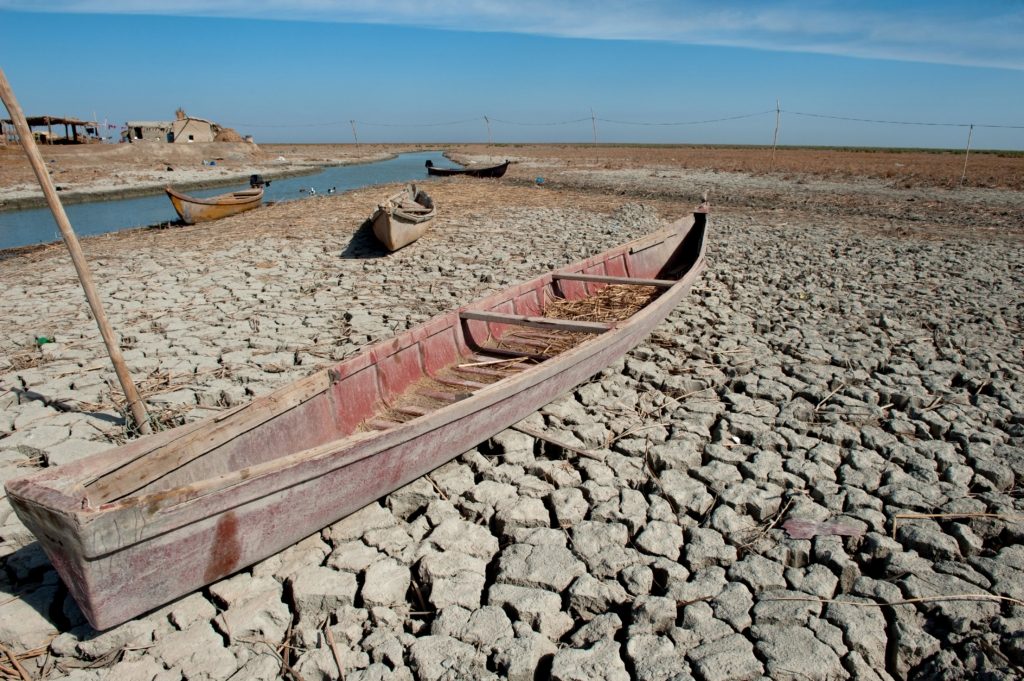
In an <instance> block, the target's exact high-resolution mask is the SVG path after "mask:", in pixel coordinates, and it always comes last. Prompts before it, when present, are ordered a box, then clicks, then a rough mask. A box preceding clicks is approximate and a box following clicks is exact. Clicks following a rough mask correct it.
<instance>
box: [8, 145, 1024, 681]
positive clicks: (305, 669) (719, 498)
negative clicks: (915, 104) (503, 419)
mask: <svg viewBox="0 0 1024 681" xmlns="http://www.w3.org/2000/svg"><path fill="white" fill-rule="evenodd" d="M519 167H520V170H519V171H518V175H517V174H515V173H514V174H513V175H512V176H511V177H510V179H509V181H508V182H507V183H506V184H504V185H500V186H502V187H503V190H502V192H495V191H494V190H493V189H491V185H484V184H480V183H479V182H471V183H466V184H463V185H459V184H456V183H454V182H446V183H439V184H437V185H436V187H435V190H434V193H435V194H436V195H437V198H438V199H439V205H441V206H444V205H445V201H447V202H448V204H449V205H450V206H452V208H451V210H450V212H449V213H448V214H447V215H446V216H444V217H443V218H439V221H440V220H442V219H443V220H445V222H439V225H438V226H437V227H436V228H434V229H433V230H432V231H431V232H430V233H429V234H428V236H427V237H425V238H424V239H423V240H421V242H418V243H417V244H416V245H414V246H413V247H410V248H408V249H405V250H403V251H400V252H398V253H396V254H395V255H393V256H390V257H386V258H385V257H377V256H379V255H380V254H379V253H375V252H374V247H373V246H372V244H371V243H370V242H369V238H368V237H367V235H366V234H365V229H362V230H361V231H357V228H358V225H359V221H358V216H359V215H360V214H361V213H360V211H361V210H362V207H363V206H364V204H366V203H367V202H368V198H369V196H370V194H369V193H366V192H363V193H360V192H355V193H353V194H349V195H344V196H339V197H333V198H330V199H328V198H323V199H318V200H317V201H315V202H309V203H303V204H286V205H278V206H273V207H270V208H267V209H263V210H261V211H259V213H260V215H259V216H258V217H252V216H251V215H250V216H249V217H246V216H236V217H235V218H230V219H229V220H227V221H224V225H223V226H221V227H220V228H218V231H216V232H213V231H203V230H201V229H194V230H193V229H192V228H189V230H179V231H177V232H174V231H170V232H168V231H163V232H146V233H139V234H136V235H129V236H124V237H121V238H115V239H109V240H95V241H89V243H88V245H87V251H89V252H90V255H91V257H93V258H94V259H96V261H97V262H99V263H100V264H101V266H102V268H103V271H104V272H105V273H107V275H109V276H108V277H107V279H106V281H105V283H104V284H103V286H102V289H103V294H104V295H105V297H106V298H107V299H108V300H109V301H110V306H109V309H110V311H111V316H112V321H113V322H114V324H115V326H116V327H118V330H119V331H120V332H121V333H122V336H123V345H124V346H125V348H126V357H127V359H128V360H129V363H130V367H131V369H132V371H133V373H134V374H136V375H141V376H146V377H147V380H148V381H149V382H148V383H146V382H145V381H144V382H143V387H144V393H145V394H146V395H147V399H148V402H149V405H150V408H151V410H152V411H153V412H154V413H157V414H159V415H160V416H161V418H163V419H164V423H165V424H166V425H174V424H176V423H182V422H185V421H188V420H191V419H195V418H200V417H202V416H206V415H209V414H211V413H215V412H216V411H217V410H219V409H222V408H224V407H225V406H230V405H233V404H237V403H240V402H244V401H246V400H248V399H251V397H252V396H253V395H259V394H265V393H266V392H268V391H270V390H271V389H273V388H275V387H278V386H280V385H283V384H285V383H287V382H289V381H291V380H294V379H295V378H298V377H300V376H302V375H305V374H306V373H308V372H309V371H310V369H311V368H312V367H315V366H320V365H323V364H325V363H329V362H331V361H334V360H337V359H340V358H341V357H345V356H348V355H350V354H351V353H352V352H354V351H355V350H356V349H357V348H358V347H361V346H363V345H365V344H366V343H368V342H371V341H374V340H378V339H382V338H387V337H388V336H390V335H391V334H392V333H393V332H394V331H395V330H397V329H402V328H406V327H407V326H409V325H411V324H414V323H418V322H420V321H423V320H425V319H427V318H429V317H430V316H431V315H433V314H437V313H439V312H441V311H443V310H446V309H449V308H451V307H452V306H454V305H456V304H460V303H464V302H468V301H469V300H472V299H474V298H476V297H478V296H480V295H482V294H483V293H485V292H487V291H492V290H496V289H498V288H501V287H503V286H504V285H506V284H507V283H510V282H513V281H519V280H522V279H525V278H528V277H530V276H532V275H534V274H536V273H537V272H538V271H540V270H543V269H544V268H547V267H550V266H555V265H558V264H562V263H566V262H571V261H573V260H576V259H578V258H579V257H581V256H583V255H585V254H587V253H592V252H597V251H600V250H603V249H604V248H606V247H608V246H610V245H613V244H617V243H621V242H623V241H625V240H627V239H629V238H633V237H635V236H639V235H641V234H644V233H646V232H649V231H651V230H653V229H655V228H657V227H659V226H660V225H661V224H662V223H663V221H664V220H665V219H667V218H669V217H676V216H678V215H680V214H683V213H685V212H686V210H687V207H688V206H690V205H693V204H694V203H695V202H696V200H695V199H696V196H697V195H698V194H699V192H700V191H701V190H703V189H710V191H711V197H712V201H713V202H714V203H713V205H714V206H715V208H716V209H717V210H716V212H715V213H714V214H713V222H712V229H711V231H710V243H709V250H708V258H709V268H708V270H707V271H706V273H705V274H704V275H703V277H702V279H701V280H700V281H698V283H697V284H696V285H695V287H694V289H693V291H692V294H691V295H690V296H689V297H688V298H687V299H686V300H685V301H684V303H683V304H681V305H680V306H679V307H678V308H677V309H676V310H675V311H674V313H673V314H672V315H671V316H670V317H669V318H668V319H667V320H666V321H665V322H664V323H662V324H661V325H660V326H659V327H658V328H657V330H656V331H655V332H654V333H653V334H652V335H651V336H650V337H649V338H648V339H647V340H646V341H645V342H644V343H643V344H641V345H640V346H639V347H637V348H636V349H635V350H634V351H632V352H630V353H629V354H628V355H627V356H626V357H624V358H623V359H622V360H621V361H619V362H617V363H616V364H614V365H612V366H610V367H608V368H607V369H605V370H604V371H602V372H601V374H600V375H598V376H595V377H594V378H593V379H592V380H591V381H589V382H587V383H585V384H584V385H581V386H579V387H578V388H577V389H576V390H574V391H573V392H572V393H570V394H568V395H565V396H564V397H562V398H561V399H559V400H557V401H555V402H553V403H551V404H548V405H545V406H543V407H542V408H541V409H540V410H539V411H538V412H536V413H534V414H533V415H531V416H530V417H529V418H528V419H526V421H525V422H524V424H522V425H523V426H524V428H522V429H521V430H516V429H510V430H507V431H504V432H502V433H500V434H498V435H496V436H495V437H494V438H492V439H491V440H489V441H487V442H484V443H481V444H480V445H479V446H478V447H477V448H476V449H474V450H471V451H469V452H464V453H463V452H452V453H451V454H452V456H453V457H454V458H453V459H452V460H451V461H450V462H449V463H447V464H445V465H443V466H442V467H440V468H438V469H436V470H434V471H433V472H432V473H430V474H429V475H427V476H425V477H424V478H421V479H419V480H417V481H416V482H414V483H412V484H410V485H408V486H407V487H405V488H402V489H400V490H397V491H395V492H394V493H392V494H390V495H389V496H387V497H386V498H384V499H381V500H380V501H379V502H377V503H373V504H370V505H369V506H368V507H366V508H364V509H363V510H361V511H359V512H357V513H356V514H354V515H352V516H349V517H348V518H345V519H343V520H341V521H339V522H338V523H336V524H334V525H332V526H330V527H327V528H325V529H323V530H322V531H321V532H318V533H316V534H314V535H312V536H310V537H308V538H306V539H304V540H303V541H301V542H299V543H298V544H296V545H295V546H293V547H291V548H289V549H287V550H285V551H283V552H281V553H280V554H277V555H275V556H273V557H271V558H268V559H266V560H265V561H263V562H261V563H258V564H256V565H254V566H252V567H250V568H247V569H245V570H242V571H241V572H239V573H238V574H236V575H234V576H232V577H229V578H227V579H224V580H222V581H220V582H217V583H215V584H212V585H210V586H208V587H206V588H203V589H202V590H200V591H197V592H195V593H193V594H191V595H189V596H187V597H185V598H183V599H180V600H178V601H176V602H174V603H171V604H169V605H167V606H165V607H164V608H161V609H159V610H157V611H155V612H153V613H150V614H148V615H145V616H142V617H138V618H136V619H134V620H132V621H130V622H128V623H126V624H124V625H121V626H119V627H116V628H114V629H112V630H110V631H106V632H96V631H93V630H92V629H91V628H90V627H89V626H88V624H86V623H85V621H84V619H83V617H82V615H81V613H80V612H79V611H78V608H77V606H76V605H75V604H74V602H73V600H72V599H71V598H70V597H69V596H68V592H67V590H66V588H65V587H64V586H63V585H62V584H61V582H60V581H59V579H58V577H57V575H56V573H55V572H54V570H53V568H52V566H51V565H50V563H49V562H48V560H47V559H46V557H45V555H43V554H42V552H41V551H40V549H39V547H38V544H37V543H36V542H35V541H34V539H33V537H32V536H31V535H30V534H29V533H28V532H27V531H26V530H25V528H24V527H23V526H22V525H21V524H20V522H19V521H18V519H17V518H16V516H15V515H14V514H13V513H12V512H11V510H10V506H9V504H8V503H7V501H6V499H0V541H2V544H0V555H2V558H0V567H2V569H0V643H2V644H3V645H4V647H5V648H6V649H7V651H10V652H9V656H8V658H7V659H2V658H0V676H6V677H10V678H17V676H16V675H17V674H20V673H21V672H22V671H23V672H24V674H25V675H27V676H28V677H29V678H63V677H66V678H72V679H77V680H80V681H92V680H99V679H145V680H147V681H153V680H157V679H159V680H161V681H178V680H179V679H187V680H188V681H198V680H201V679H239V680H240V679H275V678H288V679H305V680H307V681H312V680H314V679H337V678H345V679H349V680H350V681H357V680H359V681H370V680H385V679H395V680H398V679H430V680H434V679H467V678H473V679H497V678H508V679H541V678H551V679H557V680H559V681H570V680H580V681H582V680H589V679H630V678H635V679H643V680H645V681H646V680H650V681H655V680H657V681H664V680H669V679H672V680H678V681H685V680H689V679H697V680H699V681H726V680H730V681H735V680H740V679H750V680H753V679H766V678H767V679H793V680H794V681H796V680H801V681H805V680H807V679H816V680H820V681H839V680H841V679H869V680H877V679H884V680H889V679H961V678H975V679H993V680H995V679H1014V678H1020V677H1021V675H1024V495H1022V492H1024V479H1022V476H1024V408H1022V404H1024V359H1022V350H1024V345H1022V338H1024V333H1022V317H1024V303H1022V298H1021V291H1022V290H1024V249H1022V248H1021V245H1022V241H1021V234H1022V233H1024V230H1022V229H1021V228H1022V227H1024V220H1021V216H1022V215H1024V212H1022V206H1024V200H1022V198H1021V196H1020V195H1019V192H1013V191H999V190H963V191H962V192H960V193H958V192H955V191H948V190H929V189H927V188H924V189H921V188H917V189H910V190H902V191H901V190H897V189H894V188H891V187H883V186H881V185H880V184H879V183H864V182H854V181H851V182H848V183H846V184H842V183H839V182H836V183H828V184H825V183H819V182H818V181H817V180H813V179H805V180H802V181H800V182H794V181H792V180H784V179H779V178H775V179H774V180H773V179H772V178H771V177H766V176H760V177H754V176H749V175H743V174H738V173H706V172H704V171H692V170H680V169H673V168H660V169H655V170H654V171H651V170H649V169H642V170H618V171H608V172H601V171H590V170H588V171H585V172H584V171H579V172H575V171H573V170H572V169H571V168H569V169H566V168H559V169H557V170H552V169H548V172H547V173H546V174H547V176H548V177H550V178H551V179H550V180H549V182H548V187H547V188H542V189H538V188H533V187H529V186H528V179H529V178H530V177H532V176H533V175H535V174H538V168H540V167H541V164H540V163H539V162H537V165H535V166H530V163H529V160H528V159H521V163H520V165H519ZM480 182H483V181H480ZM481 187H487V188H486V189H483V188H481ZM467 192H469V193H472V192H477V193H478V196H476V197H475V200H474V201H465V200H464V201H463V203H460V196H461V197H465V195H466V193H467ZM499 193H500V194H502V195H501V196H496V194H499ZM488 202H490V203H488ZM929 202H930V203H929ZM908 204H912V205H913V209H912V210H911V212H912V213H913V214H912V215H909V216H908V215H907V211H908V209H907V205H908ZM922 205H924V207H923V208H922V207H921V206H922ZM929 205H930V206H931V208H928V206H929ZM365 212H367V213H368V211H365ZM253 215H255V214H253ZM957 215H959V216H961V220H957V219H956V216H957ZM967 215H971V216H979V215H980V216H989V218H987V219H986V218H984V217H981V218H971V220H972V221H973V222H972V224H965V223H964V221H963V219H962V218H963V216H967ZM254 221H255V222H254ZM261 221H262V222H261ZM281 225H286V226H287V228H286V229H282V228H281ZM353 235H354V236H353ZM482 235H484V236H482ZM371 256H373V257H371ZM65 261H66V258H65V257H64V256H63V254H62V253H61V252H60V251H59V250H56V249H54V250H51V251H43V252H41V253H36V254H34V255H32V254H30V255H27V256H23V257H21V258H14V259H9V260H5V261H2V262H0V276H2V281H3V285H4V288H5V290H6V292H7V294H6V295H5V296H4V298H3V300H0V319H2V320H3V326H4V327H5V332H4V338H3V339H2V347H0V352H2V353H3V354H2V355H0V363H2V364H0V387H2V389H3V392H2V393H0V407H2V414H0V478H2V479H8V478H11V477H14V476H16V475H20V474H23V473H26V472H30V471H31V470H32V469H33V468H38V467H44V466H54V465H60V463H61V462H62V461H67V460H72V459H75V458H77V457H80V456H82V455H85V454H88V453H89V452H92V451H99V450H101V449H103V448H106V447H109V446H111V445H112V444H113V443H116V442H118V441H120V440H121V439H123V438H124V437H125V434H124V428H123V423H122V421H121V419H120V414H119V413H118V412H117V410H116V409H115V408H114V405H113V397H112V395H111V388H110V379H111V373H112V372H110V370H109V369H108V368H107V366H106V365H105V364H104V358H103V351H102V346H101V345H100V344H99V343H98V341H97V333H96V331H95V329H94V327H92V322H90V320H89V319H88V317H87V315H86V314H85V313H84V312H83V311H82V302H81V294H80V293H78V292H77V289H76V286H77V283H76V281H75V279H74V272H73V270H71V268H70V266H69V265H68V264H67V263H66V262H65ZM40 272H45V273H46V277H40ZM41 332H45V333H51V334H53V335H54V336H55V338H54V340H55V341H56V342H54V343H51V344H45V345H43V346H41V347H38V348H36V347H35V346H34V345H33V344H32V342H31V339H32V338H34V337H35V335H37V334H38V333H41ZM522 430H529V431H534V432H536V433H537V434H541V435H543V437H536V436H532V435H527V434H525V433H524V432H522ZM168 569H173V566H168ZM7 651H4V652H5V653H6V652H7ZM15 660H17V662H15ZM16 664H17V665H20V670H19V668H16Z"/></svg>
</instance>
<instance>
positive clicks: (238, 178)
mask: <svg viewBox="0 0 1024 681" xmlns="http://www.w3.org/2000/svg"><path fill="white" fill-rule="evenodd" d="M397 155H398V154H396V153H387V154H382V155H380V157H374V158H370V159H361V160H358V161H346V160H338V161H336V162H323V163H318V164H312V165H308V164H289V165H290V167H287V168H286V169H284V170H280V169H276V168H274V167H272V166H267V167H266V168H260V167H255V168H249V169H247V170H245V171H238V172H236V173H231V174H229V175H223V176H220V177H217V178H215V179H214V178H211V179H208V180H207V179H188V180H185V181H182V182H168V181H160V182H143V183H139V184H137V185H136V186H134V187H127V188H117V187H110V186H103V184H100V185H98V186H93V187H86V188H82V189H73V190H70V191H66V192H64V191H58V195H59V196H60V200H61V203H63V204H78V203H98V202H100V201H117V200H120V199H133V198H138V197H141V196H155V195H159V194H160V193H162V192H163V189H164V187H167V186H173V187H175V188H177V189H181V190H182V191H194V190H197V189H214V188H217V187H230V186H231V185H234V184H238V183H239V182H243V181H247V180H248V179H249V176H250V175H253V174H259V175H263V176H265V177H269V178H270V179H271V180H274V179H276V178H282V177H302V176H303V175H314V174H316V173H318V172H321V171H323V170H325V169H326V168H333V167H340V166H353V165H363V164H370V163H379V162H381V161H387V160H390V159H392V158H395V157H396V156H397ZM252 170H255V172H249V171H252ZM38 191H39V192H40V194H39V195H33V196H25V197H15V198H10V199H0V213H5V212H11V211H19V210H31V209H34V208H46V207H47V203H46V197H44V196H43V195H42V193H41V192H42V190H41V189H38Z"/></svg>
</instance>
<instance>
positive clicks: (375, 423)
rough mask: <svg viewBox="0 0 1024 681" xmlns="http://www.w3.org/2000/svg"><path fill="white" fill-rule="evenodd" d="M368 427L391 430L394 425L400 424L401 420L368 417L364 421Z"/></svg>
mask: <svg viewBox="0 0 1024 681" xmlns="http://www.w3.org/2000/svg"><path fill="white" fill-rule="evenodd" d="M366 425H367V427H368V428H372V429H373V430H391V429H392V428H394V427H395V426H400V425H402V423H401V421H392V420H390V419H370V420H369V421H367V422H366Z"/></svg>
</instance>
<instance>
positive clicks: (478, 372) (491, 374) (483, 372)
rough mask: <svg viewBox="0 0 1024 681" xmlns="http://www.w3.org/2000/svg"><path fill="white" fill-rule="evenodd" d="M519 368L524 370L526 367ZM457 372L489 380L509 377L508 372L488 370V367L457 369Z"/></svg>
mask: <svg viewBox="0 0 1024 681" xmlns="http://www.w3.org/2000/svg"><path fill="white" fill-rule="evenodd" d="M513 366H515V365H513ZM519 368H520V369H524V368H525V367H519ZM455 371H459V372H462V373H466V374H472V375H474V376H486V377H488V378H505V377H506V376H508V375H509V372H508V371H498V370H497V369H488V368H487V367H472V366H468V367H455Z"/></svg>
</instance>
